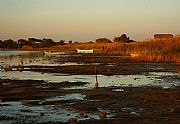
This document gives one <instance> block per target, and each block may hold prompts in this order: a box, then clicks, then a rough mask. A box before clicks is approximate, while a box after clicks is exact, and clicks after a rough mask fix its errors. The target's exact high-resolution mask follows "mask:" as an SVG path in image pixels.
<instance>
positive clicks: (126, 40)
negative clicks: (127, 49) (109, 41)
mask: <svg viewBox="0 0 180 124" xmlns="http://www.w3.org/2000/svg"><path fill="white" fill-rule="evenodd" d="M113 41H114V42H122V43H129V42H133V40H130V39H129V37H127V36H126V34H122V35H121V36H120V37H115V38H114V40H113Z"/></svg>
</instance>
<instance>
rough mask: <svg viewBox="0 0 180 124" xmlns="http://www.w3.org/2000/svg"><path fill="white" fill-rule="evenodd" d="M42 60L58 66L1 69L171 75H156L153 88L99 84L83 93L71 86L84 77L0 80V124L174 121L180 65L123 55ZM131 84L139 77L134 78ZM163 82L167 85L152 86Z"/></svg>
mask: <svg viewBox="0 0 180 124" xmlns="http://www.w3.org/2000/svg"><path fill="white" fill-rule="evenodd" d="M90 58H91V59H90ZM46 59H47V58H46ZM48 60H49V61H51V62H52V63H56V64H59V65H58V66H57V65H56V66H54V65H53V66H46V65H18V66H17V65H15V66H12V68H10V70H3V69H2V71H7V73H8V72H9V71H11V72H12V71H18V72H19V71H20V72H28V71H30V72H40V73H42V74H43V73H55V74H59V73H60V74H67V75H82V77H83V75H86V76H87V75H88V76H90V75H93V76H94V75H95V74H99V75H106V76H108V77H110V76H111V75H125V76H126V75H136V74H143V75H146V76H147V77H148V76H149V75H150V73H151V72H158V73H159V72H173V73H176V75H170V76H169V75H162V76H159V77H156V78H157V82H154V83H156V85H144V86H139V87H135V86H134V84H133V82H132V83H130V84H129V85H125V86H107V87H101V85H99V86H100V87H94V88H92V87H91V88H83V89H78V88H76V87H83V86H85V85H87V84H89V83H90V82H88V81H86V79H84V81H83V82H81V81H59V82H57V81H56V83H52V82H48V81H44V80H25V79H23V80H18V79H0V123H1V122H2V123H5V124H9V123H10V124H11V123H17V124H19V123H43V124H44V123H45V124H61V123H64V124H66V123H78V124H120V123H123V124H179V123H180V95H179V94H180V78H179V71H178V70H179V68H180V65H179V64H177V63H135V62H132V61H129V60H128V57H127V58H118V57H113V58H112V57H111V56H105V57H102V56H101V57H97V56H89V57H82V56H79V57H77V56H75V57H73V56H71V57H69V56H68V57H65V56H63V57H61V56H60V57H49V58H48ZM66 62H73V63H74V62H75V64H74V65H65V66H64V65H63V66H62V63H63V64H64V63H65V64H66ZM95 69H96V71H95ZM82 77H81V78H82ZM0 78H1V77H0ZM94 78H95V77H94ZM150 78H152V77H150ZM120 79H123V78H119V80H120ZM133 80H134V81H138V80H139V79H138V78H136V77H135V78H134V79H133ZM152 80H153V79H152ZM158 80H160V82H158ZM163 81H165V82H167V83H168V84H171V86H172V87H162V86H158V85H157V84H158V83H162V82H163ZM94 83H95V79H94ZM99 83H101V82H99Z"/></svg>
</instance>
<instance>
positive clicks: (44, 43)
mask: <svg viewBox="0 0 180 124" xmlns="http://www.w3.org/2000/svg"><path fill="white" fill-rule="evenodd" d="M96 42H97V43H112V42H121V43H130V42H133V40H130V38H129V37H127V36H126V34H122V35H121V36H120V37H115V38H114V39H113V41H111V40H109V39H108V38H98V39H96ZM68 43H69V44H72V43H78V42H77V41H75V42H73V41H69V42H68ZM65 44H66V43H65V40H60V41H59V42H55V41H53V40H52V39H46V38H43V39H37V38H28V39H27V40H26V39H19V40H18V41H14V40H12V39H8V40H4V41H1V40H0V48H7V49H18V48H23V46H31V47H32V48H45V47H51V46H54V45H65Z"/></svg>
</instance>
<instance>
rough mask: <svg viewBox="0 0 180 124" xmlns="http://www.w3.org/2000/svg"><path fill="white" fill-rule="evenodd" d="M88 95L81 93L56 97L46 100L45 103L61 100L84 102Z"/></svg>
mask: <svg viewBox="0 0 180 124" xmlns="http://www.w3.org/2000/svg"><path fill="white" fill-rule="evenodd" d="M85 97H86V95H82V94H80V93H74V94H66V95H65V96H56V97H52V98H48V99H45V101H59V100H84V98H85Z"/></svg>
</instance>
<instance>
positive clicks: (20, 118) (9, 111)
mask: <svg viewBox="0 0 180 124" xmlns="http://www.w3.org/2000/svg"><path fill="white" fill-rule="evenodd" d="M1 105H2V106H1V109H0V113H1V115H6V116H10V117H15V118H16V121H11V122H9V121H4V123H5V124H7V123H8V122H9V123H14V122H16V123H22V122H23V123H37V122H38V123H42V122H48V121H53V122H59V121H60V122H67V121H68V119H69V118H74V117H76V116H78V114H79V112H75V111H73V110H70V109H67V108H63V107H62V106H58V105H56V106H55V105H42V106H41V105H40V106H31V107H29V106H24V105H22V103H21V102H4V103H1ZM41 113H43V114H44V115H43V116H41ZM86 115H88V118H84V117H79V118H77V119H78V120H86V119H90V118H93V119H99V117H98V113H97V112H96V113H86Z"/></svg>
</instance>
